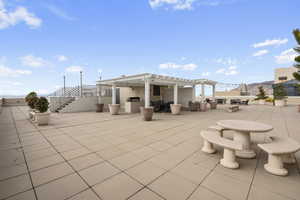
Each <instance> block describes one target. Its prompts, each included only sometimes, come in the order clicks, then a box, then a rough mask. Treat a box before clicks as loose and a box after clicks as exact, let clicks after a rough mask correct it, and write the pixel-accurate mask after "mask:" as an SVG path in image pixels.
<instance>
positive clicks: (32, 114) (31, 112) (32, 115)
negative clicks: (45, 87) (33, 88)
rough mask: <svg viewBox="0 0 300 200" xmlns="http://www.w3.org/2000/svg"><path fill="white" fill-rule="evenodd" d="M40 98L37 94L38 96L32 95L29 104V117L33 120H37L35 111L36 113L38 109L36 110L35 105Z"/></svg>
mask: <svg viewBox="0 0 300 200" xmlns="http://www.w3.org/2000/svg"><path fill="white" fill-rule="evenodd" d="M38 100H39V98H38V97H37V96H36V97H31V98H30V99H29V100H28V102H27V104H28V106H29V108H30V109H29V119H31V120H33V121H34V120H35V113H36V110H35V105H36V103H37V102H38Z"/></svg>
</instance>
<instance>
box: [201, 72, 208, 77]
mask: <svg viewBox="0 0 300 200" xmlns="http://www.w3.org/2000/svg"><path fill="white" fill-rule="evenodd" d="M201 75H202V76H209V75H210V72H203V73H202V74H201Z"/></svg>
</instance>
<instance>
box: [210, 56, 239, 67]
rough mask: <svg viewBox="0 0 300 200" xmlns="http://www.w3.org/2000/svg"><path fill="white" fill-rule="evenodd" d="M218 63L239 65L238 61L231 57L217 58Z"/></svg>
mask: <svg viewBox="0 0 300 200" xmlns="http://www.w3.org/2000/svg"><path fill="white" fill-rule="evenodd" d="M215 62H216V63H219V64H222V65H236V64H238V60H237V59H235V58H231V57H224V58H217V59H215Z"/></svg>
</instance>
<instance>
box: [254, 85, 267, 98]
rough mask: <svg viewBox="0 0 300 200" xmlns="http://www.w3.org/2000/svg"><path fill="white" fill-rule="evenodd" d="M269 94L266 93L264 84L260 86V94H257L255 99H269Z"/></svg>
mask: <svg viewBox="0 0 300 200" xmlns="http://www.w3.org/2000/svg"><path fill="white" fill-rule="evenodd" d="M267 98H268V96H267V95H266V92H265V90H264V88H263V86H259V87H258V94H257V95H256V98H255V100H260V99H267Z"/></svg>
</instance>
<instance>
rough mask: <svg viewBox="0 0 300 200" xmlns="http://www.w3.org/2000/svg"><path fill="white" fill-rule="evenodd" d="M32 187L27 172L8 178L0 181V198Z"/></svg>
mask: <svg viewBox="0 0 300 200" xmlns="http://www.w3.org/2000/svg"><path fill="white" fill-rule="evenodd" d="M30 188H32V186H31V182H30V178H29V175H28V174H25V175H21V176H17V177H14V178H10V179H7V180H4V181H1V182H0V199H3V198H7V197H9V196H12V195H14V194H17V193H20V192H24V191H26V190H29V189H30Z"/></svg>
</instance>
